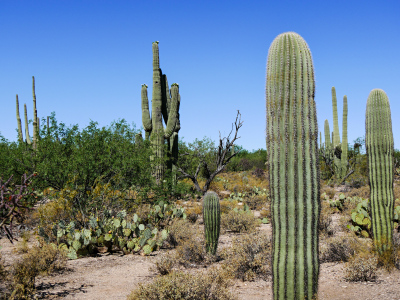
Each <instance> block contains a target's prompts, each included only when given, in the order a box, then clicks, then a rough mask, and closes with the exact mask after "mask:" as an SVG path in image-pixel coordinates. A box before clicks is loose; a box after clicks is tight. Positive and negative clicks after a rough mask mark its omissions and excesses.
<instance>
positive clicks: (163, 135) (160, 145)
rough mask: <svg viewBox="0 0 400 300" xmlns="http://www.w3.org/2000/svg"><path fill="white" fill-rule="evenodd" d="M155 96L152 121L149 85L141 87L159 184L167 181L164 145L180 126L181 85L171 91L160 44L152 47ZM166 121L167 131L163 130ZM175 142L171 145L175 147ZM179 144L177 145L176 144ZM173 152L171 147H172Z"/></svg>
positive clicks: (152, 102) (144, 118)
mask: <svg viewBox="0 0 400 300" xmlns="http://www.w3.org/2000/svg"><path fill="white" fill-rule="evenodd" d="M152 48H153V93H152V100H151V117H150V111H149V102H148V96H147V85H146V84H143V85H142V92H141V94H142V122H143V127H144V129H145V131H146V138H150V141H151V145H152V147H153V153H154V156H153V159H154V160H156V162H155V166H154V167H155V169H154V173H155V178H156V180H157V182H160V181H161V180H162V178H163V177H164V170H165V167H164V164H163V163H162V160H163V158H164V143H165V139H170V138H171V137H173V138H174V136H176V139H177V135H174V132H176V133H177V130H179V128H180V126H179V127H178V126H177V125H178V124H179V113H178V110H179V102H180V96H179V85H178V84H177V83H173V84H172V85H171V92H170V91H169V87H168V81H167V76H166V75H165V74H162V71H161V69H160V60H159V49H158V42H154V43H153V46H152ZM163 117H164V121H165V124H166V128H165V129H164V126H163V122H162V120H163ZM173 144H174V143H173V141H172V145H173ZM176 144H177V142H176ZM170 148H171V149H172V148H173V147H172V146H171V147H170Z"/></svg>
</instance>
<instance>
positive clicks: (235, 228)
mask: <svg viewBox="0 0 400 300" xmlns="http://www.w3.org/2000/svg"><path fill="white" fill-rule="evenodd" d="M258 226H260V222H259V220H258V219H257V218H256V217H255V216H254V215H253V213H252V212H251V211H245V210H238V209H237V208H234V209H232V210H231V211H229V212H228V213H226V214H223V215H222V216H221V227H222V228H223V229H224V230H229V231H232V232H238V233H241V232H247V233H251V232H254V231H255V230H256V229H257V227H258Z"/></svg>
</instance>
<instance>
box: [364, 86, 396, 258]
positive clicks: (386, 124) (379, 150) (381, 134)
mask: <svg viewBox="0 0 400 300" xmlns="http://www.w3.org/2000/svg"><path fill="white" fill-rule="evenodd" d="M365 145H366V150H367V158H368V169H369V184H370V189H371V196H370V200H371V220H372V232H373V239H374V242H375V245H376V246H377V248H378V250H379V251H380V252H382V251H385V250H389V249H390V248H391V244H392V238H393V208H394V194H393V181H394V170H393V155H394V142H393V132H392V117H391V113H390V105H389V98H388V97H387V95H386V93H385V92H384V91H383V90H381V89H374V90H372V91H371V92H370V94H369V96H368V100H367V108H366V114H365Z"/></svg>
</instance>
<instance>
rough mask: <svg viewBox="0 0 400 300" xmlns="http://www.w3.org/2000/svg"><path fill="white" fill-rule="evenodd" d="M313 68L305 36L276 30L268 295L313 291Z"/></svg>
mask: <svg viewBox="0 0 400 300" xmlns="http://www.w3.org/2000/svg"><path fill="white" fill-rule="evenodd" d="M314 84H315V83H314V69H313V62H312V58H311V52H310V49H309V48H308V45H307V43H306V41H305V40H304V39H303V38H302V37H301V36H300V35H298V34H297V33H294V32H287V33H283V34H280V35H278V37H276V38H275V40H274V41H273V42H272V44H271V46H270V48H269V52H268V62H267V83H266V104H267V105H266V106H267V130H266V131H267V153H268V160H267V161H268V164H269V182H270V187H271V188H270V189H271V199H272V205H271V206H272V274H273V295H274V299H310V300H311V299H313V298H314V297H315V296H316V294H317V289H318V276H319V261H318V219H319V212H320V199H319V193H320V192H319V190H320V187H319V180H320V175H319V162H318V161H319V159H318V124H317V113H316V104H315V101H314V93H315V86H314Z"/></svg>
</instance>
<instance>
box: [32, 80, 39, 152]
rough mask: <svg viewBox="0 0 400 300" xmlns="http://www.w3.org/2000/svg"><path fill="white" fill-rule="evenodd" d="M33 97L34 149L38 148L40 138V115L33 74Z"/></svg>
mask: <svg viewBox="0 0 400 300" xmlns="http://www.w3.org/2000/svg"><path fill="white" fill-rule="evenodd" d="M32 97H33V149H35V150H36V149H37V141H38V139H39V130H38V116H37V109H36V93H35V76H32Z"/></svg>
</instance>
